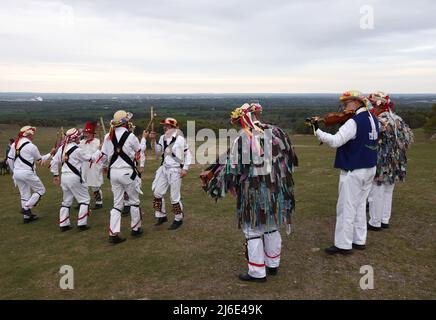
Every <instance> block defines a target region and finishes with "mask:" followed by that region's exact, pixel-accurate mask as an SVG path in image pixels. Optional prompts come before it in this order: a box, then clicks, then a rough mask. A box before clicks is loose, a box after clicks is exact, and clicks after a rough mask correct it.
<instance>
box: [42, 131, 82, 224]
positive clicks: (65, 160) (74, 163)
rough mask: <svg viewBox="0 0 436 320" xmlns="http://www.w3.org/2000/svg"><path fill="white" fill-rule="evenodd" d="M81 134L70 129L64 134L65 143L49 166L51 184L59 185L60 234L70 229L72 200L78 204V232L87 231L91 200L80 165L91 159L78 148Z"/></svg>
mask: <svg viewBox="0 0 436 320" xmlns="http://www.w3.org/2000/svg"><path fill="white" fill-rule="evenodd" d="M80 135H81V132H80V131H79V130H78V129H76V128H72V129H70V130H68V131H67V132H66V136H65V142H64V144H63V145H62V146H61V147H60V148H59V149H58V151H57V152H56V154H55V156H54V157H53V160H52V161H51V164H50V171H51V172H52V174H53V182H54V183H55V184H57V185H59V184H60V185H61V187H62V191H63V199H62V205H61V209H60V210H59V227H60V230H61V231H62V232H64V231H67V230H70V229H71V222H70V220H71V219H70V208H71V205H72V204H73V199H76V201H77V202H78V204H79V213H78V217H77V226H78V229H79V231H85V230H88V229H89V227H88V216H89V214H90V211H89V202H90V200H91V198H90V197H89V193H88V186H87V185H86V182H85V181H84V180H83V176H82V170H81V168H82V165H83V163H89V162H90V160H91V157H90V156H89V155H88V153H87V152H85V151H84V150H83V149H82V148H80V147H79V146H78V143H79V141H80ZM59 166H61V178H60V177H59Z"/></svg>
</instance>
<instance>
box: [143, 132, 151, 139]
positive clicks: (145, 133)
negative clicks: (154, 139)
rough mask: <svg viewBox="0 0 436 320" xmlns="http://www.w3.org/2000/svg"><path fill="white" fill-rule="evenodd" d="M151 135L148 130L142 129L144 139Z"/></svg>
mask: <svg viewBox="0 0 436 320" xmlns="http://www.w3.org/2000/svg"><path fill="white" fill-rule="evenodd" d="M149 135H150V132H148V131H145V130H144V131H142V137H143V138H144V139H146V140H147V139H148V136H149Z"/></svg>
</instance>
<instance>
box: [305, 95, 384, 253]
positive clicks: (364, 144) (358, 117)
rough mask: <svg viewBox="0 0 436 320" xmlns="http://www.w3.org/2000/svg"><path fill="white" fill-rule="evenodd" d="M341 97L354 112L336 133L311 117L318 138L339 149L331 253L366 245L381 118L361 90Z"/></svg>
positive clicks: (347, 111) (349, 111)
mask: <svg viewBox="0 0 436 320" xmlns="http://www.w3.org/2000/svg"><path fill="white" fill-rule="evenodd" d="M339 100H340V102H341V103H342V108H343V110H342V112H343V113H344V114H349V115H351V118H350V119H348V120H347V121H346V122H345V123H344V124H343V125H342V126H341V127H340V128H339V131H338V132H337V133H336V134H334V135H332V134H329V133H327V132H324V131H322V130H321V129H319V128H318V122H319V121H320V118H318V117H313V118H311V119H310V120H309V124H310V125H311V126H312V128H313V130H314V134H315V135H316V136H317V138H318V140H320V141H321V142H323V143H326V144H328V145H329V146H330V147H332V148H335V149H336V159H335V164H334V167H335V168H338V169H340V170H341V173H340V176H339V196H338V202H337V206H336V228H335V240H334V245H333V246H331V247H329V248H326V249H325V252H326V253H327V254H336V253H340V254H350V253H352V249H353V248H354V249H358V250H363V249H365V243H366V234H367V225H366V210H365V208H366V199H367V197H368V194H369V191H370V189H371V185H372V181H373V179H374V175H375V171H376V165H377V140H378V134H379V127H378V122H377V118H375V117H374V116H373V115H372V114H371V113H370V112H369V110H368V108H367V106H366V102H365V98H364V97H363V96H362V94H361V93H360V92H359V91H347V92H345V93H344V94H342V95H341V96H340V98H339Z"/></svg>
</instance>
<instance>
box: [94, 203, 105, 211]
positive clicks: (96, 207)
mask: <svg viewBox="0 0 436 320" xmlns="http://www.w3.org/2000/svg"><path fill="white" fill-rule="evenodd" d="M101 208H103V204H95V205H94V208H92V210H98V209H101Z"/></svg>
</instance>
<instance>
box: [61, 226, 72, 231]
mask: <svg viewBox="0 0 436 320" xmlns="http://www.w3.org/2000/svg"><path fill="white" fill-rule="evenodd" d="M59 229H60V230H61V232H65V231H68V230H71V229H73V228H72V227H70V226H63V227H60V228H59Z"/></svg>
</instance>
